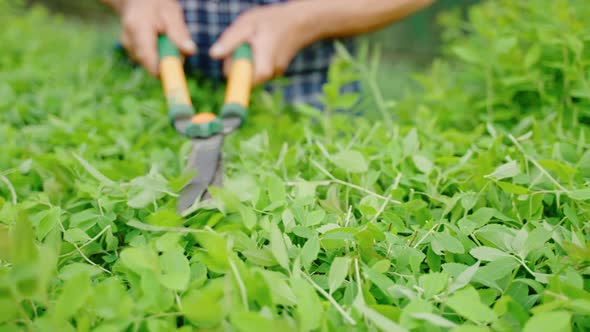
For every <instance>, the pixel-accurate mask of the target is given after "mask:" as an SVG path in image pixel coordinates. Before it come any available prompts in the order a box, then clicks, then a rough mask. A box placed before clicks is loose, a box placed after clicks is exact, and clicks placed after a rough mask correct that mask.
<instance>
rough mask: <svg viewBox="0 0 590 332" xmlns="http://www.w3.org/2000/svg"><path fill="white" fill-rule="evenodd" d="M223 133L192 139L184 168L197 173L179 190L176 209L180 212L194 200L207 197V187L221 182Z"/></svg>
mask: <svg viewBox="0 0 590 332" xmlns="http://www.w3.org/2000/svg"><path fill="white" fill-rule="evenodd" d="M222 144H223V135H215V136H212V137H210V138H207V139H194V140H193V148H192V150H191V153H190V155H189V157H188V160H187V165H186V169H187V170H196V171H197V175H196V176H195V177H194V178H192V179H191V181H190V182H189V183H187V184H186V185H185V186H184V188H183V189H182V190H181V192H180V196H179V197H178V202H177V207H176V209H177V211H178V213H180V214H182V213H183V212H184V211H186V210H188V209H190V208H191V207H192V206H193V205H194V204H195V203H196V202H198V201H200V200H201V199H203V198H207V197H208V193H207V188H208V187H209V186H210V185H212V184H215V185H217V183H219V184H220V183H221V178H222V177H223V170H222V167H221V166H222V162H221V146H222Z"/></svg>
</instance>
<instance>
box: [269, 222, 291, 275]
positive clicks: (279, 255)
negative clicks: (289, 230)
mask: <svg viewBox="0 0 590 332" xmlns="http://www.w3.org/2000/svg"><path fill="white" fill-rule="evenodd" d="M270 232H271V233H270V246H271V249H272V254H273V256H274V257H275V258H276V259H277V262H279V265H280V266H281V267H282V268H284V269H285V270H289V254H288V253H287V247H286V246H285V241H284V240H283V234H282V233H281V231H280V230H279V228H278V227H277V225H276V224H274V223H273V224H271V228H270Z"/></svg>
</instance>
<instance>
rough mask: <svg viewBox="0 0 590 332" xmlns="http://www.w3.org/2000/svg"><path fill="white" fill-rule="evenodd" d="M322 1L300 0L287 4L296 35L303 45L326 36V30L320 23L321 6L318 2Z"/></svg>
mask: <svg viewBox="0 0 590 332" xmlns="http://www.w3.org/2000/svg"><path fill="white" fill-rule="evenodd" d="M319 2H321V1H315V0H313V1H308V0H298V1H290V2H287V3H286V4H285V6H286V10H287V11H288V13H289V16H290V17H292V19H293V24H294V28H295V31H296V37H297V39H298V40H299V42H300V44H301V45H300V46H301V47H305V46H308V45H310V44H313V43H315V42H317V41H320V40H321V39H324V38H325V32H324V31H323V29H322V28H321V24H318V18H319V17H321V14H320V13H321V7H320V6H318V5H317V4H318V3H319Z"/></svg>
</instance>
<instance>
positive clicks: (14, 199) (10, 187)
mask: <svg viewBox="0 0 590 332" xmlns="http://www.w3.org/2000/svg"><path fill="white" fill-rule="evenodd" d="M0 180H1V181H2V182H4V184H5V185H6V187H8V190H9V191H10V196H11V197H12V204H14V205H16V203H17V196H16V190H14V186H13V185H12V183H11V182H10V180H8V178H7V177H6V176H4V175H3V174H0Z"/></svg>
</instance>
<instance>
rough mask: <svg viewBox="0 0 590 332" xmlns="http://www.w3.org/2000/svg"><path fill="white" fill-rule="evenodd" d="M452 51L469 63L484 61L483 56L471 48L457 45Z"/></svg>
mask: <svg viewBox="0 0 590 332" xmlns="http://www.w3.org/2000/svg"><path fill="white" fill-rule="evenodd" d="M452 51H453V53H454V54H455V55H456V56H457V57H459V59H461V60H463V61H465V62H467V63H480V62H481V61H482V57H481V56H480V55H479V54H477V53H476V52H475V51H474V50H473V49H471V48H467V47H461V46H455V47H453V49H452Z"/></svg>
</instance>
